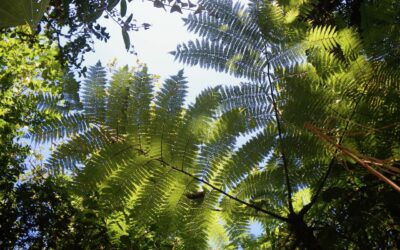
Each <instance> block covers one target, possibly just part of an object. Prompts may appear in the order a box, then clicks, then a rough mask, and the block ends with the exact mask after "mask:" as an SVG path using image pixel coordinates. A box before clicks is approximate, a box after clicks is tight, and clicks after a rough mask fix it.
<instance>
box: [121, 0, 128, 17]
mask: <svg viewBox="0 0 400 250" xmlns="http://www.w3.org/2000/svg"><path fill="white" fill-rule="evenodd" d="M126 9H127V5H126V0H121V17H124V16H125V15H126Z"/></svg>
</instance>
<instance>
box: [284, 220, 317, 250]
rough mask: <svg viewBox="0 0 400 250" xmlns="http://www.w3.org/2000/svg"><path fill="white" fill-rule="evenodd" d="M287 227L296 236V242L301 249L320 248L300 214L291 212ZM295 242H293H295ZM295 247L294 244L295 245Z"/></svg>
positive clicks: (314, 249) (315, 249)
mask: <svg viewBox="0 0 400 250" xmlns="http://www.w3.org/2000/svg"><path fill="white" fill-rule="evenodd" d="M289 229H290V230H291V231H292V232H293V233H294V235H295V237H296V241H295V242H296V243H297V245H299V246H300V247H301V248H302V249H303V248H304V249H312V250H317V249H322V247H321V245H320V244H319V242H318V240H317V238H316V237H315V235H314V232H313V230H312V229H311V228H310V227H309V226H308V225H307V224H306V223H305V222H304V219H303V217H302V216H299V215H297V214H292V215H290V216H289ZM296 243H295V244H296ZM295 247H296V246H295Z"/></svg>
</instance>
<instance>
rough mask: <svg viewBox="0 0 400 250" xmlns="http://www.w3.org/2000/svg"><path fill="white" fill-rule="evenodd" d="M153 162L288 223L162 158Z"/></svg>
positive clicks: (284, 219)
mask: <svg viewBox="0 0 400 250" xmlns="http://www.w3.org/2000/svg"><path fill="white" fill-rule="evenodd" d="M155 160H157V161H158V162H160V163H161V164H163V165H164V166H167V167H170V168H171V169H173V170H175V171H177V172H180V173H182V174H184V175H187V176H189V177H191V178H193V179H194V180H197V181H199V182H201V183H203V184H204V185H207V186H208V187H210V188H212V189H213V190H215V191H217V192H219V193H221V194H223V195H225V196H227V197H229V198H230V199H232V200H234V201H237V202H239V203H241V204H243V205H246V206H247V207H251V208H253V209H255V210H256V211H259V212H262V213H265V214H267V215H269V216H271V217H273V218H275V219H278V220H281V221H285V222H289V220H288V218H286V217H283V216H281V215H279V214H276V213H274V212H271V211H268V210H265V209H264V208H261V207H258V206H256V205H254V204H251V203H248V202H246V201H244V200H241V199H239V198H237V197H235V196H233V195H230V194H228V193H227V192H225V191H224V190H222V189H220V188H218V187H216V186H214V185H213V184H211V183H209V182H207V181H205V180H203V179H201V178H199V177H197V176H195V175H193V174H191V173H189V172H187V171H185V170H183V169H180V168H177V167H175V166H173V165H171V164H169V163H168V162H166V161H164V160H163V159H162V158H157V159H155Z"/></svg>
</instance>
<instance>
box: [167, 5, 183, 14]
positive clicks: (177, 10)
mask: <svg viewBox="0 0 400 250" xmlns="http://www.w3.org/2000/svg"><path fill="white" fill-rule="evenodd" d="M170 12H171V13H173V12H179V13H181V14H182V10H181V7H179V5H177V4H174V5H172V7H171V11H170Z"/></svg>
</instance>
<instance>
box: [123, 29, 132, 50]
mask: <svg viewBox="0 0 400 250" xmlns="http://www.w3.org/2000/svg"><path fill="white" fill-rule="evenodd" d="M122 37H123V38H124V43H125V48H126V50H127V51H129V47H130V46H131V40H130V39H129V34H128V32H127V31H126V30H125V29H122Z"/></svg>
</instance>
